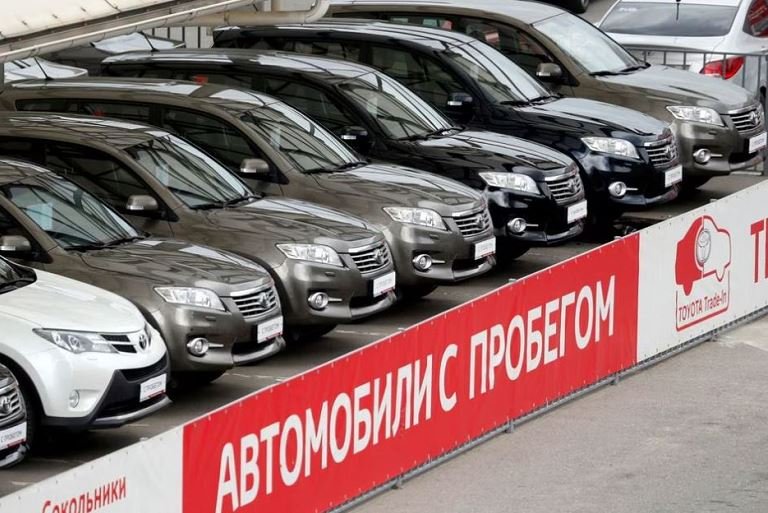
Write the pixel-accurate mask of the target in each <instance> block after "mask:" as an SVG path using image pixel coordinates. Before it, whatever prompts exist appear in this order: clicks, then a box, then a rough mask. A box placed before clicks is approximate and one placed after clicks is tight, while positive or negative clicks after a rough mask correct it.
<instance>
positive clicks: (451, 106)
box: [445, 93, 475, 121]
mask: <svg viewBox="0 0 768 513" xmlns="http://www.w3.org/2000/svg"><path fill="white" fill-rule="evenodd" d="M474 103H475V101H474V98H472V95H470V94H467V93H451V94H449V95H448V100H447V101H446V102H445V112H446V113H447V114H448V115H449V116H450V117H452V118H454V119H457V120H460V121H463V120H466V119H468V118H469V117H471V116H472V111H473V109H474Z"/></svg>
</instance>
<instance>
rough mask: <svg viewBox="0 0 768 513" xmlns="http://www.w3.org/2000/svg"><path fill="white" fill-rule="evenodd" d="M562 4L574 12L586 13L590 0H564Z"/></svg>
mask: <svg viewBox="0 0 768 513" xmlns="http://www.w3.org/2000/svg"><path fill="white" fill-rule="evenodd" d="M560 5H562V6H563V7H564V8H566V9H568V10H569V11H571V12H572V13H575V14H584V13H585V12H587V9H588V8H589V0H562V2H561V3H560Z"/></svg>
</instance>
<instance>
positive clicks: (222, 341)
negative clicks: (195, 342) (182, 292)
mask: <svg viewBox="0 0 768 513" xmlns="http://www.w3.org/2000/svg"><path fill="white" fill-rule="evenodd" d="M269 289H270V287H261V288H260V289H259V290H258V291H256V290H255V289H254V291H253V292H265V293H266V292H268V291H269ZM221 300H222V302H223V303H224V306H225V308H226V309H227V311H224V312H222V311H219V310H211V309H209V308H198V307H193V306H187V305H174V304H169V303H163V304H161V305H160V307H159V309H158V310H155V311H153V312H150V314H151V315H152V317H153V319H154V321H155V324H156V325H157V326H158V327H159V330H160V332H161V333H162V334H163V338H164V339H165V342H166V345H167V347H168V353H169V355H170V357H171V371H172V372H218V371H224V370H227V369H231V368H232V367H233V366H235V365H245V364H249V363H253V362H256V361H258V360H262V359H264V358H267V357H269V356H272V355H274V354H276V353H278V352H280V351H281V350H282V349H283V348H284V347H285V340H284V339H283V338H282V337H280V336H278V337H275V338H272V339H269V340H266V341H264V342H261V343H259V342H258V341H257V340H258V339H257V336H256V330H257V329H258V325H259V324H260V323H262V322H265V321H269V320H271V319H274V318H275V317H279V316H280V315H281V312H280V306H279V303H277V301H275V303H276V304H275V306H274V307H272V308H270V309H269V310H267V311H265V312H263V313H259V314H258V315H255V316H253V317H248V318H246V317H244V316H243V315H242V313H241V312H240V310H239V308H238V306H237V304H236V303H235V301H234V299H233V298H232V297H221ZM195 338H204V339H206V340H207V341H208V342H209V347H210V349H209V350H208V352H207V353H205V355H203V356H195V355H193V354H191V353H190V352H189V351H188V350H187V343H188V342H189V341H190V340H192V339H195Z"/></svg>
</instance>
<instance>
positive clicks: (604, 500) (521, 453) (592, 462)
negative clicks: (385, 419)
mask: <svg viewBox="0 0 768 513" xmlns="http://www.w3.org/2000/svg"><path fill="white" fill-rule="evenodd" d="M766 333H768V317H763V318H762V319H760V320H758V321H755V322H754V323H752V324H749V325H746V326H743V327H741V328H739V329H736V330H734V331H731V332H728V333H725V334H722V335H720V336H719V337H717V338H716V339H715V340H714V341H712V342H705V343H704V344H703V345H700V346H698V347H695V348H693V349H691V350H690V351H687V352H685V353H682V354H680V355H678V356H676V357H673V358H671V359H669V360H666V361H664V362H661V363H660V364H658V365H656V366H654V367H653V368H651V369H648V370H646V371H643V372H640V373H638V374H635V375H633V376H631V377H629V378H627V379H625V380H623V381H621V382H620V383H619V384H618V386H607V387H604V388H601V389H599V390H598V391H596V392H594V393H592V394H590V395H588V396H586V397H583V398H580V399H578V400H576V401H574V402H571V403H568V404H567V405H565V406H563V407H561V408H557V409H556V410H554V411H552V412H550V413H548V414H545V415H544V416H542V417H540V418H537V419H535V420H533V421H532V422H529V423H526V424H523V425H521V426H520V427H518V428H517V429H516V430H515V431H514V432H513V433H512V434H504V435H500V436H499V437H497V438H494V439H492V440H491V441H489V442H487V443H485V444H483V445H481V446H479V447H477V448H475V449H473V450H471V451H469V452H467V453H465V454H463V455H461V456H459V457H457V458H456V459H453V460H451V461H449V462H447V463H445V464H444V465H441V466H440V467H438V468H436V469H433V470H432V471H430V472H428V473H427V474H425V475H422V476H419V477H417V478H415V479H413V480H411V481H408V482H406V483H405V485H404V487H403V488H402V489H400V490H393V491H391V492H387V493H385V494H383V495H381V496H379V497H377V498H375V499H373V500H372V501H370V502H368V503H366V504H364V505H363V506H361V507H360V508H358V509H357V510H356V511H359V512H360V513H379V512H384V511H398V512H400V513H416V512H418V513H437V512H444V511H451V512H453V513H475V512H480V511H482V512H484V513H507V512H509V511H526V512H530V513H538V512H542V513H543V512H551V511H563V512H569V513H575V512H585V513H586V512H590V513H592V512H595V511H612V512H615V513H624V512H626V513H630V512H631V513H636V512H639V511H647V512H651V511H652V512H655V513H662V512H670V513H671V512H674V513H686V512H697V513H701V512H722V511H739V512H741V513H747V512H754V513H758V512H764V511H766V505H767V504H768V471H766V469H768V450H766V447H768V409H766V407H765V390H766V388H768V374H767V373H766V372H765V369H766V368H768V341H766V337H765V334H766Z"/></svg>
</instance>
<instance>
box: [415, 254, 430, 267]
mask: <svg viewBox="0 0 768 513" xmlns="http://www.w3.org/2000/svg"><path fill="white" fill-rule="evenodd" d="M413 266H414V267H415V268H416V269H417V270H419V271H428V270H429V268H430V267H432V257H431V256H429V255H418V256H416V257H415V258H414V259H413Z"/></svg>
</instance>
